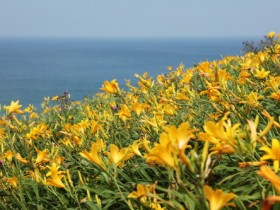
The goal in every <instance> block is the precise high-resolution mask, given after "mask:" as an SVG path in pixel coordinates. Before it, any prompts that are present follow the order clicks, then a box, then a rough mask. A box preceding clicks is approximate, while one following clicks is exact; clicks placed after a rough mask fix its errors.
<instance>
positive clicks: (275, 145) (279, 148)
mask: <svg viewBox="0 0 280 210" xmlns="http://www.w3.org/2000/svg"><path fill="white" fill-rule="evenodd" d="M260 150H262V151H265V152H266V154H265V155H263V156H262V157H261V160H272V161H273V167H274V171H275V172H278V170H279V163H280V142H279V141H278V140H277V139H272V145H271V148H270V147H268V146H267V145H265V146H262V147H261V148H260Z"/></svg>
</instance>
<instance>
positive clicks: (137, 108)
mask: <svg viewBox="0 0 280 210" xmlns="http://www.w3.org/2000/svg"><path fill="white" fill-rule="evenodd" d="M147 107H149V106H148V105H147V104H140V103H138V102H135V103H133V107H132V108H131V110H132V111H134V112H135V113H136V114H137V116H139V115H140V114H141V113H142V112H143V111H144V110H145V109H146V108H147Z"/></svg>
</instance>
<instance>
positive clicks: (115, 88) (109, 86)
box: [100, 79, 120, 94]
mask: <svg viewBox="0 0 280 210" xmlns="http://www.w3.org/2000/svg"><path fill="white" fill-rule="evenodd" d="M100 90H102V91H104V92H107V93H111V94H114V93H119V92H120V88H119V84H118V83H117V80H115V79H114V80H112V81H111V82H109V81H105V82H104V84H103V85H102V88H100Z"/></svg>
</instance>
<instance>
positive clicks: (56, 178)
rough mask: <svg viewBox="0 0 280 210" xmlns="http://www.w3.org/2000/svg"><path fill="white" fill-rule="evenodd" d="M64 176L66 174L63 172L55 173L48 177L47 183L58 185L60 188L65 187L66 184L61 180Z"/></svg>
mask: <svg viewBox="0 0 280 210" xmlns="http://www.w3.org/2000/svg"><path fill="white" fill-rule="evenodd" d="M63 177H64V175H62V174H56V175H53V176H52V177H51V178H49V179H47V181H46V185H49V186H53V187H58V188H65V185H64V184H63V182H62V180H61V179H62V178H63Z"/></svg>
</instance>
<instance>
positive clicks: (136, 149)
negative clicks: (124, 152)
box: [130, 140, 143, 157]
mask: <svg viewBox="0 0 280 210" xmlns="http://www.w3.org/2000/svg"><path fill="white" fill-rule="evenodd" d="M141 144H142V143H141V142H140V143H139V140H136V141H134V142H133V144H132V145H131V147H130V148H131V150H132V152H134V154H136V155H138V156H141V157H143V155H142V154H141V152H140V151H139V146H140V145H141Z"/></svg>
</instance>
